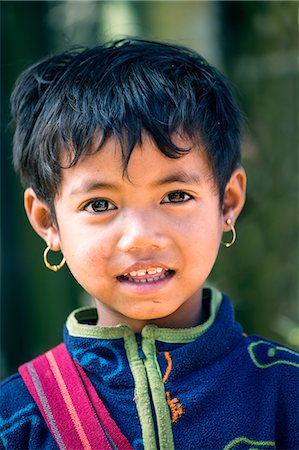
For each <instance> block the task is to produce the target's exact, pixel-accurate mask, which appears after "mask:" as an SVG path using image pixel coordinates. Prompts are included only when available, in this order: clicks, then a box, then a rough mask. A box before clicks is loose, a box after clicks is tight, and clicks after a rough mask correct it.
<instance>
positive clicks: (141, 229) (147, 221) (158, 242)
mask: <svg viewBox="0 0 299 450" xmlns="http://www.w3.org/2000/svg"><path fill="white" fill-rule="evenodd" d="M167 242H168V238H167V236H166V233H165V230H164V228H163V224H162V223H161V218H160V220H159V218H158V217H156V215H155V214H152V213H151V212H150V211H147V210H142V211H138V212H137V211H134V212H133V213H130V214H128V215H126V217H125V218H123V219H122V226H121V236H120V238H119V241H118V249H119V250H121V251H122V252H125V253H127V252H133V251H142V250H147V251H149V250H158V249H163V248H165V247H166V245H167Z"/></svg>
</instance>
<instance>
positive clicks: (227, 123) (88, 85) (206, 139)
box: [11, 38, 241, 206]
mask: <svg viewBox="0 0 299 450" xmlns="http://www.w3.org/2000/svg"><path fill="white" fill-rule="evenodd" d="M11 110H12V116H13V120H14V122H15V125H16V130H15V136H14V145H13V147H14V157H13V161H14V167H15V170H16V172H17V173H19V174H20V177H21V180H22V183H23V186H24V187H32V188H33V189H34V191H35V193H36V195H37V196H38V197H39V198H40V199H42V200H44V201H46V202H47V203H48V204H50V205H51V204H52V206H53V204H54V199H55V195H56V194H57V192H58V189H59V183H60V179H61V170H62V166H61V149H62V148H64V149H67V150H69V153H70V156H71V157H72V159H71V161H70V165H69V167H70V166H71V165H74V164H76V163H77V162H78V160H79V159H80V158H81V157H82V156H83V155H85V154H87V153H88V152H90V151H91V149H92V144H93V142H94V137H95V136H96V135H97V134H99V135H100V136H101V143H100V145H98V147H97V148H96V149H95V150H94V149H93V151H98V150H99V149H100V148H101V145H102V144H103V143H104V142H105V141H106V139H107V138H108V137H110V136H114V137H116V138H118V139H119V141H120V142H121V148H122V152H123V163H124V168H127V165H128V162H129V159H130V156H131V154H132V151H133V149H134V147H135V145H136V144H137V143H139V142H141V139H142V132H144V131H145V132H146V133H148V134H149V135H150V137H151V138H152V139H153V140H154V142H155V143H156V145H157V147H158V148H159V149H160V151H161V152H162V153H163V154H164V155H166V156H167V157H169V158H178V157H180V156H181V155H183V154H184V153H186V151H188V149H183V148H179V147H177V146H176V145H175V144H174V142H173V134H174V133H175V132H177V131H179V132H180V133H183V135H185V136H188V137H189V138H191V142H192V143H194V144H196V143H199V142H200V143H201V144H203V145H204V149H205V151H206V154H207V156H208V159H209V162H210V165H211V167H212V170H213V175H214V178H215V181H216V186H217V187H218V190H219V195H220V199H221V202H222V199H223V194H224V190H225V186H226V184H227V182H228V180H229V178H230V176H231V174H232V172H233V170H234V169H235V168H236V167H237V166H238V165H239V163H240V126H241V113H240V110H239V107H238V105H237V102H236V100H235V98H234V95H233V94H232V90H231V88H230V86H229V84H228V82H227V80H226V79H225V78H224V76H223V75H222V74H221V73H220V72H219V71H218V70H217V69H215V68H214V67H213V66H211V65H210V64H208V63H207V61H206V60H205V59H204V58H203V57H202V56H200V55H199V54H197V53H196V52H195V51H193V50H190V49H188V48H185V47H182V46H178V45H171V44H165V43H161V42H155V41H149V40H144V39H138V38H127V39H122V40H118V41H114V42H110V43H107V44H105V45H101V46H96V47H92V48H84V49H72V50H70V51H68V52H64V53H62V54H59V55H56V56H51V57H48V58H46V59H44V60H42V61H40V62H38V63H37V64H35V65H33V66H32V67H30V68H29V69H27V70H26V71H25V72H24V73H22V74H21V75H20V77H19V79H18V80H17V82H16V85H15V88H14V91H13V93H12V96H11Z"/></svg>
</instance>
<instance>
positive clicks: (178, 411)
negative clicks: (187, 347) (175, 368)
mask: <svg viewBox="0 0 299 450" xmlns="http://www.w3.org/2000/svg"><path fill="white" fill-rule="evenodd" d="M164 356H165V359H166V361H167V367H166V370H165V374H164V377H163V380H162V382H163V384H164V385H165V384H166V382H167V380H168V377H169V374H170V372H171V369H172V359H171V356H170V353H169V352H164ZM165 394H166V400H167V404H168V406H169V408H170V412H171V423H176V422H177V421H178V420H179V419H180V418H181V416H182V415H183V414H185V410H184V408H183V405H182V403H181V402H180V400H179V399H178V398H177V397H174V398H171V395H170V392H169V391H166V392H165Z"/></svg>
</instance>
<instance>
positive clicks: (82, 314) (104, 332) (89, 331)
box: [66, 307, 134, 339]
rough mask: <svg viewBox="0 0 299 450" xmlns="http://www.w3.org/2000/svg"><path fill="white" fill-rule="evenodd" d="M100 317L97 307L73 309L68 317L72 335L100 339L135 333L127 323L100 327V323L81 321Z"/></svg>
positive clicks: (116, 337)
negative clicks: (84, 322) (92, 323)
mask: <svg viewBox="0 0 299 450" xmlns="http://www.w3.org/2000/svg"><path fill="white" fill-rule="evenodd" d="M97 318H98V314H97V310H96V308H90V307H84V308H78V309H76V310H75V311H73V312H72V313H71V314H70V315H69V316H68V318H67V321H66V327H67V329H68V332H69V334H70V336H75V337H85V338H98V339H119V338H123V337H125V336H130V335H133V334H134V332H133V330H131V328H129V327H128V326H127V325H125V324H120V325H116V326H114V327H99V326H98V325H89V324H88V325H86V324H82V323H80V322H81V321H87V320H88V321H96V320H97Z"/></svg>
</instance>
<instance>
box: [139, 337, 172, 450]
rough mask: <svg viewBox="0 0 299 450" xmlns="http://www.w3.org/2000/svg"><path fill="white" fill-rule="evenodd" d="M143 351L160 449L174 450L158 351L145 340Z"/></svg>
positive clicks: (153, 344)
mask: <svg viewBox="0 0 299 450" xmlns="http://www.w3.org/2000/svg"><path fill="white" fill-rule="evenodd" d="M142 350H143V352H144V354H145V357H146V358H145V361H144V364H145V368H146V372H147V378H148V381H149V385H150V390H151V393H152V399H153V404H154V408H155V413H156V421H157V427H158V436H159V449H160V450H172V449H174V443H173V434H172V427H171V417H170V411H169V407H168V404H167V401H166V395H165V388H164V384H163V383H162V375H161V371H160V366H159V364H158V361H157V356H156V355H157V351H156V346H155V342H154V340H152V339H147V338H143V339H142Z"/></svg>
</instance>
